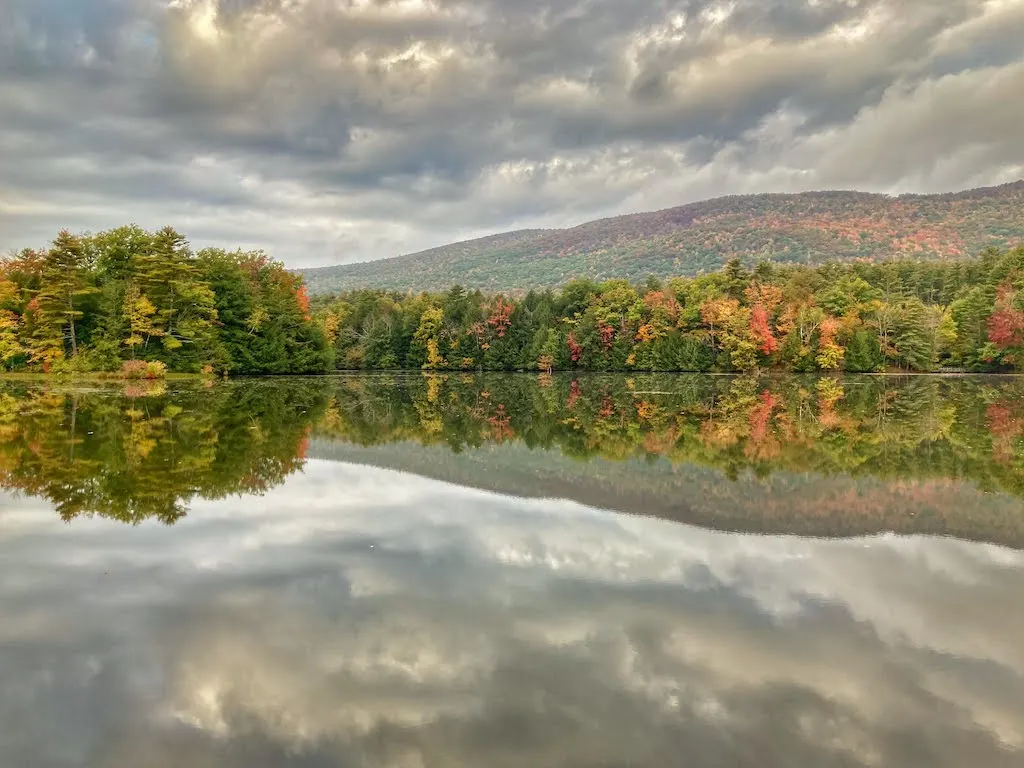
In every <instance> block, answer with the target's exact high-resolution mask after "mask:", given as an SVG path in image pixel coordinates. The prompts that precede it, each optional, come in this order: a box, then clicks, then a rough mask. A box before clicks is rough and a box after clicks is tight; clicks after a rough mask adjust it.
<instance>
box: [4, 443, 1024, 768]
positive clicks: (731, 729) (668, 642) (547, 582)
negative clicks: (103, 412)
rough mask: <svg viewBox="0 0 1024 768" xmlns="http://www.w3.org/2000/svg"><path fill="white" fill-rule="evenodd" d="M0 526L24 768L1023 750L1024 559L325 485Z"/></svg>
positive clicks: (901, 758)
mask: <svg viewBox="0 0 1024 768" xmlns="http://www.w3.org/2000/svg"><path fill="white" fill-rule="evenodd" d="M339 488H343V489H344V493H339V492H338V489H339ZM0 513H2V514H0V577H2V578H0V611H2V615H3V617H4V621H3V622H2V623H0V722H3V723H4V724H5V728H3V729H0V756H3V757H5V758H6V762H5V764H10V765H32V766H38V767H39V768H78V767H79V766H86V765H88V766H90V767H91V768H128V767H129V766H138V765H142V764H144V765H147V766H154V768H162V767H164V766H166V767H167V768H171V766H175V767H176V766H180V765H190V766H201V767H203V768H213V766H217V768H235V767H236V766H237V768H242V767H243V766H244V767H245V768H264V767H265V768H270V767H271V766H274V767H275V768H276V767H278V766H282V765H286V764H287V765H294V766H303V767H304V768H328V767H330V768H333V767H334V766H341V765H344V766H352V767H353V768H362V767H364V766H365V767H366V768H384V767H385V766H386V767H387V768H424V767H425V766H433V765H444V766H453V767H461V766H480V765H487V766H494V767H495V768H521V767H525V766H530V768H533V767H534V766H553V765H565V766H570V765H575V766H583V765H598V764H601V765H631V766H652V767H653V766H658V767H659V768H660V767H661V766H665V765H675V764H677V763H678V760H679V757H680V756H681V755H685V756H686V757H687V759H688V760H689V763H688V764H692V765H700V766H736V765H754V764H756V765H758V766H764V767H765V768H775V766H779V768H781V767H782V766H792V765H808V766H810V765H813V766H821V767H822V768H826V767H834V768H839V766H844V767H845V768H849V767H850V766H863V767H864V768H873V767H875V766H886V767H889V766H892V767H893V768H911V767H913V768H918V767H920V768H923V767H924V766H928V768H947V767H948V768H960V767H961V766H965V765H984V766H986V768H1003V767H1004V766H1005V768H1010V766H1019V765H1020V764H1021V762H1020V760H1021V756H1022V754H1024V646H1022V644H1021V643H1020V638H1021V637H1022V635H1024V615H1022V613H1021V611H1020V610H1019V603H1020V594H1021V590H1022V589H1024V555H1022V553H1020V552H1017V551H1012V550H1008V549H1002V548H999V547H995V546H990V545H984V544H973V543H969V542H963V541H956V540H953V539H944V538H924V537H918V538H899V537H895V536H884V537H878V538H872V539H848V540H831V541H830V540H818V539H802V538H796V537H756V536H743V535H736V534H730V533H719V532H712V531H707V530H702V529H699V528H691V527H688V526H682V525H677V524H673V523H669V522H665V521H660V520H655V519H651V518H637V517H629V516H625V515H617V514H612V513H607V512H600V511H597V510H594V509H589V508H587V507H582V506H579V505H576V504H572V503H569V502H564V501H555V500H522V499H513V498H509V497H503V496H497V495H493V494H487V493H482V492H479V491H474V490H470V489H466V488H459V487H456V486H452V485H445V484H443V483H438V482H435V481H430V480H425V479H422V478H417V477H414V476H409V475H405V476H403V475H398V474H396V473H394V472H390V471H383V470H374V469H369V468H366V467H358V466H354V465H344V464H333V463H328V462H320V461H311V462H309V463H308V464H307V466H306V470H305V472H304V473H303V474H297V475H293V476H291V477H290V478H289V479H288V481H287V482H286V483H285V485H283V486H281V487H279V488H276V489H274V490H273V491H271V492H270V493H269V494H268V495H267V496H266V497H264V498H262V499H253V498H245V499H237V498H233V499H224V500H219V501H208V502H197V503H196V504H195V505H194V507H193V509H192V511H191V513H190V514H189V516H188V517H187V518H186V519H185V520H184V521H182V522H181V523H179V524H178V525H177V526H175V527H173V528H164V527H161V526H159V525H155V524H145V525H142V526H139V527H131V526H122V525H118V524H116V523H111V522H107V521H102V520H77V521H75V522H74V523H73V524H72V525H65V524H63V523H61V522H60V520H59V519H58V517H57V515H56V514H55V513H54V512H53V510H52V509H51V508H49V507H48V506H47V505H46V504H44V503H42V502H39V501H36V500H33V499H31V498H14V497H12V496H10V495H8V494H5V493H2V492H0Z"/></svg>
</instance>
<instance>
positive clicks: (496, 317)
mask: <svg viewBox="0 0 1024 768" xmlns="http://www.w3.org/2000/svg"><path fill="white" fill-rule="evenodd" d="M514 309H515V305H514V304H513V303H512V302H510V301H508V300H507V299H506V298H505V297H504V296H499V297H498V298H497V299H495V301H494V304H492V305H491V314H490V315H489V316H488V318H487V324H488V325H489V326H491V328H493V329H494V330H495V331H496V332H497V335H498V338H499V339H503V338H505V332H506V331H507V330H508V328H509V326H510V325H512V311H513V310H514Z"/></svg>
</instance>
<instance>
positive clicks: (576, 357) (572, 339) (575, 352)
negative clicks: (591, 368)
mask: <svg viewBox="0 0 1024 768" xmlns="http://www.w3.org/2000/svg"><path fill="white" fill-rule="evenodd" d="M566 343H567V344H568V345H569V357H571V358H572V361H573V362H574V363H578V362H579V361H580V358H581V357H583V347H581V346H580V345H579V342H578V341H576V334H575V333H574V332H572V331H570V332H569V338H568V339H566Z"/></svg>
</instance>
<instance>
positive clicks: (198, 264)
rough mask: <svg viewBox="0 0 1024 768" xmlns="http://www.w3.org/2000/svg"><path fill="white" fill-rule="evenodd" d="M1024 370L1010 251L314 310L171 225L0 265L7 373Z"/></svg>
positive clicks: (375, 293) (406, 296) (356, 296)
mask: <svg viewBox="0 0 1024 768" xmlns="http://www.w3.org/2000/svg"><path fill="white" fill-rule="evenodd" d="M1022 364H1024V247H1018V248H1015V249H1011V250H1005V251H999V250H996V249H988V250H985V251H984V252H982V253H981V255H980V256H979V257H978V258H976V259H958V260H947V261H917V260H896V261H891V262H886V263H871V262H860V263H843V264H840V263H831V264H825V265H820V266H813V267H812V266H803V265H792V264H779V263H775V262H773V261H769V260H761V261H759V262H757V263H756V264H748V265H745V264H744V263H743V262H741V261H740V260H739V259H733V260H731V261H730V262H729V263H728V264H727V265H726V266H725V268H724V269H722V270H720V271H718V272H714V273H710V274H705V275H700V276H697V277H676V278H671V279H667V280H662V279H660V278H656V277H651V278H648V279H647V281H646V283H644V284H642V285H637V284H634V283H631V282H629V281H628V280H624V279H616V280H607V281H604V282H600V283H599V282H594V281H591V280H587V279H577V280H574V281H571V282H569V283H567V284H566V285H564V286H563V287H562V289H561V290H559V291H555V290H552V289H544V290H533V291H530V292H528V293H525V294H520V295H505V294H500V293H499V294H493V293H484V292H482V291H480V290H468V289H466V288H463V287H460V286H454V287H452V288H450V289H449V290H447V291H445V292H437V293H432V292H421V293H414V292H411V291H405V292H398V291H384V290H370V289H363V290H356V291H351V292H347V293H343V294H338V295H335V296H316V297H314V299H313V300H312V301H311V300H310V298H309V297H308V296H307V294H306V290H305V287H304V285H303V281H302V277H301V276H299V275H297V274H295V273H293V272H290V271H288V270H287V269H285V268H284V266H283V265H282V264H281V263H279V262H276V261H273V260H271V259H270V258H269V257H267V256H266V255H265V254H264V253H262V252H260V251H234V252H229V251H225V250H222V249H214V248H205V249H201V250H198V251H193V250H192V249H191V248H190V247H189V245H188V243H187V241H186V240H185V238H184V236H182V235H181V234H179V233H178V232H176V231H175V230H174V229H171V228H164V229H162V230H160V231H158V232H147V231H145V230H143V229H141V228H139V227H136V226H127V227H121V228H118V229H113V230H110V231H107V232H101V233H99V234H84V235H74V234H71V233H70V232H68V231H62V232H61V233H60V234H59V235H58V236H57V238H56V239H55V240H54V241H53V243H52V244H51V246H50V247H49V248H47V249H43V250H33V249H26V250H23V251H21V252H20V253H17V254H15V255H13V256H11V257H10V258H8V259H6V260H4V261H3V262H2V263H0V366H2V368H3V369H4V370H7V371H29V372H32V371H38V372H44V373H82V372H106V371H121V372H122V373H123V374H124V375H126V376H127V375H129V374H131V373H132V372H135V374H137V375H141V376H142V377H145V376H148V375H150V374H151V373H153V372H155V373H156V374H157V375H160V374H162V373H163V372H164V371H168V370H169V371H172V372H179V373H203V372H205V373H207V374H214V373H217V374H225V375H248V374H315V373H326V372H329V371H332V370H360V369H363V370H396V369H413V370H425V371H535V372H542V373H551V372H553V371H556V370H589V371H625V372H629V371H690V372H709V371H720V372H760V371H770V370H786V371H794V372H831V371H846V372H876V371H887V370H890V371H904V372H911V371H912V372H924V371H936V370H962V371H971V372H981V371H993V372H997V371H1011V370H1015V369H1017V368H1019V367H1020V366H1021V365H1022Z"/></svg>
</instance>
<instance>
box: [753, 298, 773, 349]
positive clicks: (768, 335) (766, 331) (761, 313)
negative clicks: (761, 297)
mask: <svg viewBox="0 0 1024 768" xmlns="http://www.w3.org/2000/svg"><path fill="white" fill-rule="evenodd" d="M750 332H751V333H752V334H753V336H754V338H755V339H756V340H757V343H758V346H759V348H760V350H761V352H763V353H764V354H766V355H771V354H773V353H774V352H775V350H777V349H778V348H779V341H778V339H776V338H775V334H773V333H772V326H771V322H770V321H769V319H768V310H767V309H765V307H764V305H763V304H758V305H757V306H755V307H754V308H753V309H752V310H751V311H750Z"/></svg>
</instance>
